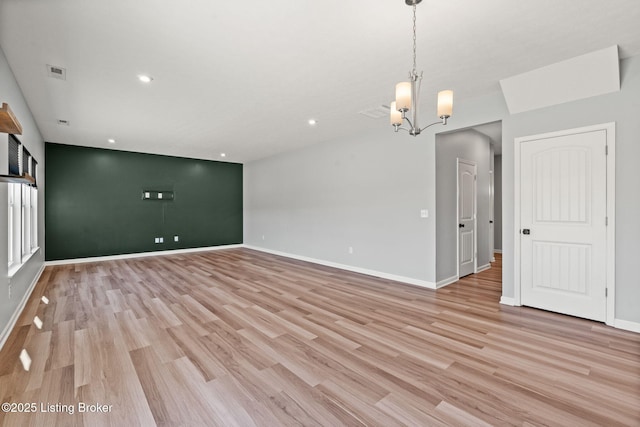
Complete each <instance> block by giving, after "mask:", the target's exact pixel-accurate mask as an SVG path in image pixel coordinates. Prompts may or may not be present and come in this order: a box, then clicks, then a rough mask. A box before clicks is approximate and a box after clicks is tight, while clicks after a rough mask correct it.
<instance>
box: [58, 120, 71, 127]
mask: <svg viewBox="0 0 640 427" xmlns="http://www.w3.org/2000/svg"><path fill="white" fill-rule="evenodd" d="M58 124H59V125H60V126H69V120H64V119H58Z"/></svg>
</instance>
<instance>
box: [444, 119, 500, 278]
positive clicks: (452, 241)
mask: <svg viewBox="0 0 640 427" xmlns="http://www.w3.org/2000/svg"><path fill="white" fill-rule="evenodd" d="M501 155H502V121H496V122H491V123H486V124H482V125H477V126H472V127H469V128H464V129H458V130H455V131H452V132H444V133H439V134H437V135H436V286H437V287H442V286H446V285H448V284H450V283H453V282H455V281H457V280H458V279H460V277H462V276H464V275H466V274H472V273H478V272H481V271H484V270H487V269H490V268H491V262H492V260H494V257H495V253H496V252H497V253H501V252H502V221H501V218H502V215H501V212H502V191H501V188H502V185H501V182H500V183H498V184H496V181H497V180H499V179H501V177H502V170H501V167H502V161H501ZM463 160H466V161H468V162H470V163H474V164H475V166H476V174H475V175H476V177H475V188H476V191H475V193H476V203H475V206H474V208H475V212H474V217H473V220H474V223H475V227H474V230H473V233H465V232H464V231H467V230H468V229H469V226H468V225H467V224H468V223H467V222H464V221H462V222H461V221H459V219H460V212H459V210H458V208H459V207H460V200H459V195H460V191H459V186H458V181H459V178H460V177H459V176H458V162H459V161H463ZM498 167H499V168H500V170H497V168H498ZM460 224H463V225H464V228H463V227H461V225H460ZM461 230H464V231H461ZM462 238H464V239H466V240H465V241H464V242H463V241H462V240H461V239H462ZM472 240H474V241H475V244H474V246H473V247H474V251H473V253H472V252H469V248H470V246H469V243H470V242H471V241H472ZM463 245H464V246H463ZM461 249H464V250H465V251H466V252H461ZM466 255H473V263H472V264H473V266H472V268H471V270H468V267H469V265H471V263H467V264H466V266H465V268H463V269H462V270H461V269H460V267H461V260H462V259H463V258H465V257H466Z"/></svg>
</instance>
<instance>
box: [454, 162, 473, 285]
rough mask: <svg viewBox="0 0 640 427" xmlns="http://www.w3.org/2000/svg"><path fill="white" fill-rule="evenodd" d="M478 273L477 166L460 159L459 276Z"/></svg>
mask: <svg viewBox="0 0 640 427" xmlns="http://www.w3.org/2000/svg"><path fill="white" fill-rule="evenodd" d="M475 271H476V165H475V163H473V162H471V161H468V160H462V159H458V276H459V277H463V276H467V275H469V274H472V273H475Z"/></svg>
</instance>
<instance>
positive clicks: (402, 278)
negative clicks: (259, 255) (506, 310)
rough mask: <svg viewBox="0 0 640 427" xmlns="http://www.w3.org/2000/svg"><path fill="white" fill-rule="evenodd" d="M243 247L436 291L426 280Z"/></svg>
mask: <svg viewBox="0 0 640 427" xmlns="http://www.w3.org/2000/svg"><path fill="white" fill-rule="evenodd" d="M244 247H245V248H247V249H253V250H256V251H260V252H266V253H270V254H273V255H279V256H283V257H286V258H292V259H297V260H300V261H307V262H312V263H314V264H320V265H325V266H327V267H333V268H339V269H340V270H346V271H352V272H354V273H360V274H366V275H368V276H374V277H380V278H381V279H387V280H393V281H396V282H402V283H406V284H409V285H414V286H420V287H422V288H427V289H437V286H436V284H435V283H434V282H429V281H426V280H420V279H414V278H411V277H405V276H398V275H395V274H389V273H384V272H381V271H376V270H369V269H367V268H360V267H354V266H352V265H346V264H339V263H336V262H332V261H325V260H321V259H316V258H310V257H306V256H302V255H295V254H290V253H287V252H280V251H275V250H272V249H267V248H261V247H259V246H252V245H244Z"/></svg>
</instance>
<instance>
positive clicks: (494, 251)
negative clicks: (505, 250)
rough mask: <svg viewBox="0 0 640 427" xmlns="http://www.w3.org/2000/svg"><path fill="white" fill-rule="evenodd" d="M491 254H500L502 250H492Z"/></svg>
mask: <svg viewBox="0 0 640 427" xmlns="http://www.w3.org/2000/svg"><path fill="white" fill-rule="evenodd" d="M493 253H494V254H501V253H502V249H494V250H493Z"/></svg>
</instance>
